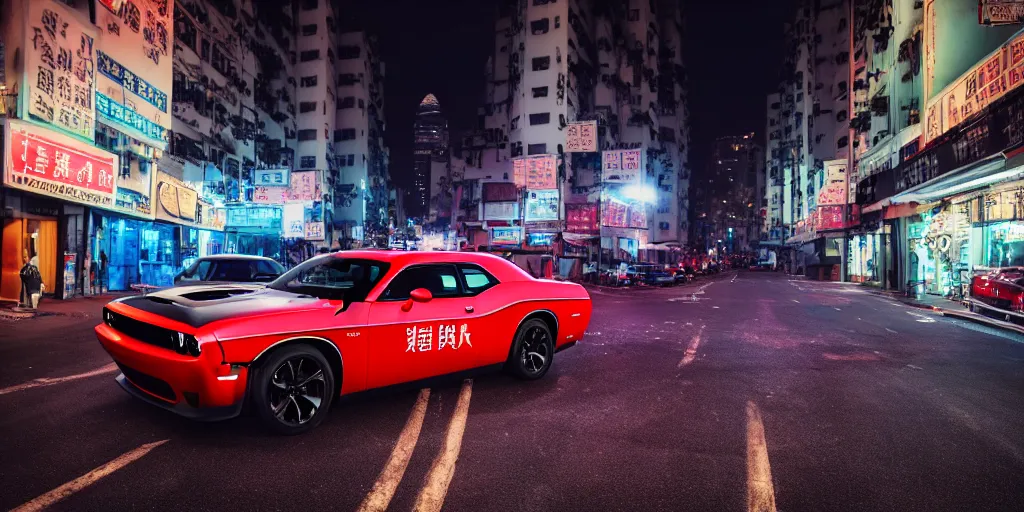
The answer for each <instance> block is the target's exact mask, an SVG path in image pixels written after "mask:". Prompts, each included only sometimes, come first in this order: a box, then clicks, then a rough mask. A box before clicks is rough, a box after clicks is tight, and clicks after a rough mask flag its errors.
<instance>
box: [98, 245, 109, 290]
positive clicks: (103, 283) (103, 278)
mask: <svg viewBox="0 0 1024 512" xmlns="http://www.w3.org/2000/svg"><path fill="white" fill-rule="evenodd" d="M99 274H100V293H101V294H102V293H105V292H106V291H107V290H108V287H107V253H106V252H104V251H103V250H102V249H101V250H100V272H99Z"/></svg>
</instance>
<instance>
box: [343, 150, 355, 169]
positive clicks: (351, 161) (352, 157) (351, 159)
mask: <svg viewBox="0 0 1024 512" xmlns="http://www.w3.org/2000/svg"><path fill="white" fill-rule="evenodd" d="M345 165H346V166H348V167H352V166H354V165H356V155H355V154H354V153H353V154H351V155H348V161H347V162H346V164H345Z"/></svg>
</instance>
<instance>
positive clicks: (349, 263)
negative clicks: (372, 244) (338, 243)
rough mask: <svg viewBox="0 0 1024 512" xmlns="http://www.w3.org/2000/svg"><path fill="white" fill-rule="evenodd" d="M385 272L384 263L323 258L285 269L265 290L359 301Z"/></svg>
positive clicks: (386, 266) (330, 257)
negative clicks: (286, 270)
mask: <svg viewBox="0 0 1024 512" xmlns="http://www.w3.org/2000/svg"><path fill="white" fill-rule="evenodd" d="M387 269H388V264H387V263H384V262H380V261H375V260H361V259H344V258H339V257H337V256H334V255H324V256H320V257H318V258H313V259H311V260H309V261H306V262H305V263H303V264H301V265H299V266H297V267H295V268H293V269H291V270H289V271H288V272H286V273H285V274H284V275H282V276H281V277H279V278H277V279H276V280H274V282H272V283H270V285H269V288H272V289H274V290H280V291H285V292H290V293H297V294H301V295H312V296H314V297H317V298H320V299H330V300H343V301H345V302H347V303H352V302H362V301H364V300H366V296H367V295H368V294H369V293H370V290H372V289H373V287H374V285H376V284H377V283H378V282H379V281H380V278H381V277H383V276H384V274H385V273H386V272H387Z"/></svg>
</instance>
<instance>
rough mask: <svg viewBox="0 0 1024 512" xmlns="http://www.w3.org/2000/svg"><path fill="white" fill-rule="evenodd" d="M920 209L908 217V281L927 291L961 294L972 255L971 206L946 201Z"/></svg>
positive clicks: (946, 294)
mask: <svg viewBox="0 0 1024 512" xmlns="http://www.w3.org/2000/svg"><path fill="white" fill-rule="evenodd" d="M917 211H918V213H917V214H915V215H913V216H911V217H909V218H907V219H905V221H906V222H905V224H906V226H907V255H908V261H907V262H906V264H907V269H908V280H909V282H910V283H911V285H912V286H914V287H916V289H917V290H918V291H922V292H924V293H929V294H934V295H942V296H950V295H959V294H962V293H963V287H964V285H965V284H966V283H967V281H969V278H968V275H969V272H970V270H971V259H972V258H971V245H972V244H971V236H970V232H971V229H970V222H969V221H968V217H967V212H968V208H967V207H966V205H964V204H952V203H949V202H944V203H942V204H938V205H926V206H921V207H918V208H917Z"/></svg>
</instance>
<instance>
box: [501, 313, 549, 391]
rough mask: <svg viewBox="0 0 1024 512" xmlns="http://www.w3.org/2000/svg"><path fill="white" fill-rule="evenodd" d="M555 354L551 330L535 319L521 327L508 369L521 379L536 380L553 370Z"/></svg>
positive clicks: (513, 346)
mask: <svg viewBox="0 0 1024 512" xmlns="http://www.w3.org/2000/svg"><path fill="white" fill-rule="evenodd" d="M554 353H555V344H554V338H553V336H552V334H551V329H549V328H548V325H547V324H546V323H544V321H542V320H540V319H537V318H534V319H531V320H528V321H526V322H524V323H523V325H522V326H520V327H519V331H518V332H517V333H516V338H515V341H514V342H513V343H512V351H511V353H510V354H509V358H508V362H507V363H506V368H508V370H509V372H510V373H512V375H515V376H516V377H519V378H520V379H523V380H536V379H539V378H541V377H543V376H544V374H546V373H547V372H548V370H549V369H550V368H551V362H552V358H553V357H554Z"/></svg>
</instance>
